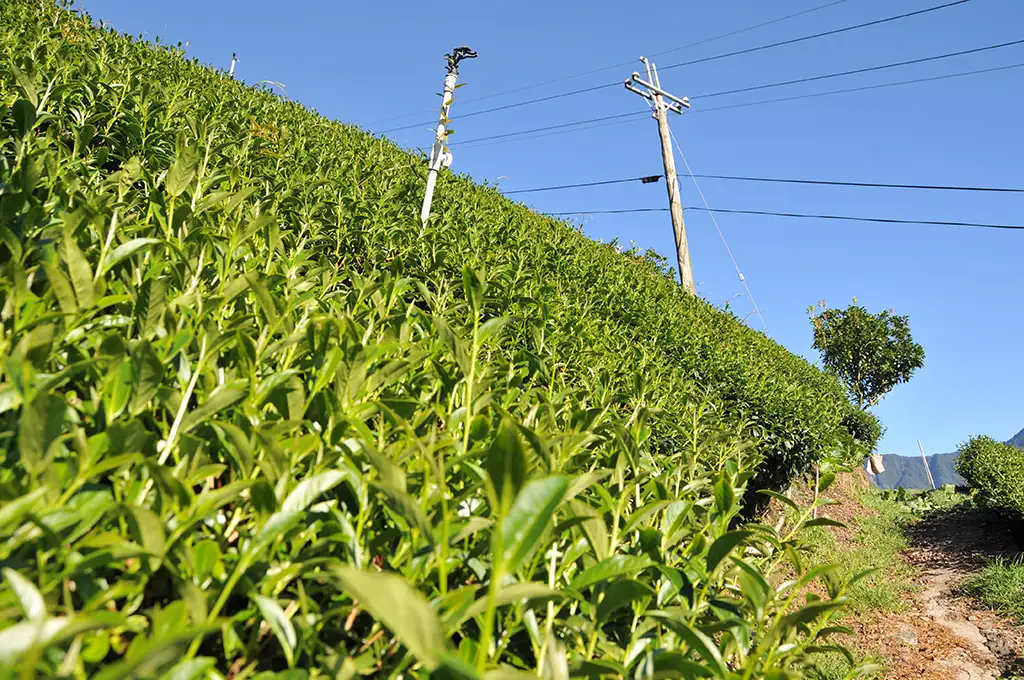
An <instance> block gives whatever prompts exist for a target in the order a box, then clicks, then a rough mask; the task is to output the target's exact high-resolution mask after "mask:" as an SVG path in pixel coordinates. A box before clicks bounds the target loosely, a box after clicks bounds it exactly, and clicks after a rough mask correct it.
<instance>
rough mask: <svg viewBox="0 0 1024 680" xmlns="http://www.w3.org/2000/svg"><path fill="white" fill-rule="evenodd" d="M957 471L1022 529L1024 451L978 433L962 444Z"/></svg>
mask: <svg viewBox="0 0 1024 680" xmlns="http://www.w3.org/2000/svg"><path fill="white" fill-rule="evenodd" d="M956 471H957V472H959V473H960V474H961V475H962V476H963V478H964V479H966V480H967V483H968V484H970V485H971V487H973V488H974V489H976V490H977V496H976V497H977V498H978V500H980V501H981V502H983V503H985V504H986V505H988V506H990V507H992V508H995V509H996V510H998V511H1000V512H1001V513H1003V514H1004V515H1006V516H1007V517H1008V518H1009V519H1011V521H1013V522H1014V523H1015V525H1016V527H1017V529H1018V530H1020V529H1021V528H1022V527H1024V451H1022V450H1021V449H1019V448H1017V447H1016V446H1012V445H1010V444H1003V443H1002V442H997V441H996V440H994V439H992V438H991V437H974V438H972V439H970V440H968V441H967V442H965V443H964V444H963V445H962V446H961V447H960V457H959V458H958V459H957V462H956Z"/></svg>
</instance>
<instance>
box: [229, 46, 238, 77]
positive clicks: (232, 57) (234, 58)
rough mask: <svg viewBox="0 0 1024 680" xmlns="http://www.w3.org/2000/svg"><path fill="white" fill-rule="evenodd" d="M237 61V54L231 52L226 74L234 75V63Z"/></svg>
mask: <svg viewBox="0 0 1024 680" xmlns="http://www.w3.org/2000/svg"><path fill="white" fill-rule="evenodd" d="M237 63H238V55H237V54H235V53H233V52H232V53H231V68H230V69H229V70H228V75H229V76H231V77H232V78H234V77H235V64H237Z"/></svg>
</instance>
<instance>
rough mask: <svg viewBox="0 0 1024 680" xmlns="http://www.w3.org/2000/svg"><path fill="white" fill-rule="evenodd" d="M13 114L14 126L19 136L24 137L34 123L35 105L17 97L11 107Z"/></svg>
mask: <svg viewBox="0 0 1024 680" xmlns="http://www.w3.org/2000/svg"><path fill="white" fill-rule="evenodd" d="M11 112H12V113H13V114H14V127H15V129H16V130H17V131H18V136H19V137H25V136H26V135H28V133H29V132H31V131H32V128H33V127H34V126H35V124H36V107H35V104H33V103H32V102H29V101H26V100H24V99H19V100H18V101H16V102H14V106H12V107H11Z"/></svg>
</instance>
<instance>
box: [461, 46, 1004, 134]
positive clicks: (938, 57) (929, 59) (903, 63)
mask: <svg viewBox="0 0 1024 680" xmlns="http://www.w3.org/2000/svg"><path fill="white" fill-rule="evenodd" d="M1021 44H1024V39H1021V40H1014V41H1010V42H1004V43H997V44H995V45H985V46H983V47H974V48H971V49H969V50H960V51H957V52H946V53H944V54H935V55H931V56H928V57H920V58H918V59H911V60H906V61H897V62H892V63H889V64H880V65H878V66H869V67H866V68H860V69H854V70H850V71H836V72H832V73H825V74H822V75H817V76H809V77H806V78H798V79H796V80H786V81H781V82H777V83H767V84H764V85H752V86H750V87H744V88H740V89H735V90H723V91H721V92H712V93H710V94H702V95H695V96H693V97H691V98H690V101H691V102H694V101H698V100H701V99H708V98H711V97H720V96H723V95H730V94H738V93H741V92H751V91H754V90H764V89H768V88H773V87H781V86H784V85H796V84H799V83H809V82H816V81H821V80H829V79H832V78H843V77H846V76H851V75H856V74H860V73H869V72H873V71H883V70H886V69H891V68H897V67H900V66H910V65H912V64H924V63H927V62H932V61H939V60H942V59H950V58H952V57H961V56H965V55H968V54H978V53H980V52H989V51H992V50H998V49H1002V48H1004V47H1012V46H1015V45H1021ZM699 110H700V109H693V112H694V113H696V112H697V111H699ZM707 110H715V109H707ZM640 114H641V112H631V113H620V114H615V115H613V116H602V117H600V118H589V119H587V120H582V121H573V122H569V123H560V124H558V125H548V126H545V127H540V128H532V129H530V130H521V131H519V132H506V133H504V134H498V135H489V136H487V137H477V138H476V139H467V140H464V141H459V142H453V143H452V144H451V146H454V145H455V144H468V143H470V142H483V141H490V140H493V139H504V138H506V137H514V136H517V135H523V134H529V133H534V132H546V131H548V130H555V129H561V128H568V127H572V126H575V125H585V124H588V123H596V122H603V121H606V120H613V119H617V118H629V117H633V116H638V115H640Z"/></svg>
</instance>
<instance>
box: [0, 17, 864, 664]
mask: <svg viewBox="0 0 1024 680" xmlns="http://www.w3.org/2000/svg"><path fill="white" fill-rule="evenodd" d="M0 67H2V76H0V111H2V114H0V116H2V117H0V262H2V265H0V322H2V329H3V331H2V336H0V355H2V358H3V362H2V364H0V441H2V442H3V453H2V456H3V457H2V465H0V568H2V573H3V583H2V586H0V677H14V676H18V677H32V676H33V675H34V674H39V675H42V676H44V677H54V676H59V677H96V678H102V679H108V678H120V677H126V676H132V677H161V676H163V677H173V678H194V677H212V678H221V677H225V678H226V677H231V678H235V679H236V680H237V679H241V678H250V677H261V678H265V677H282V678H305V677H313V678H323V677H336V678H348V677H352V676H354V675H356V674H360V675H373V676H379V677H391V678H397V677H399V676H406V675H409V676H413V677H424V676H426V675H430V674H433V675H436V676H437V677H450V678H476V677H483V676H486V677H488V678H504V677H509V678H511V677H515V676H516V675H517V674H518V675H523V674H528V675H530V676H532V677H535V676H536V675H537V674H538V673H539V674H540V675H542V676H544V677H551V678H565V677H569V676H573V677H583V676H586V677H598V676H603V675H605V676H615V677H625V676H627V675H629V676H630V677H642V678H653V677H655V676H658V677H661V676H666V675H675V676H682V677H715V678H744V679H748V678H768V677H771V678H783V677H802V676H806V675H809V674H814V673H815V672H816V671H815V668H814V662H813V658H814V654H817V653H820V652H821V651H823V650H828V649H839V651H842V650H841V649H840V648H834V647H831V646H830V645H829V643H828V636H829V635H831V634H832V633H834V632H836V631H837V630H840V629H839V628H836V627H835V626H833V625H832V619H833V618H834V616H835V615H836V613H837V611H838V610H839V609H840V608H841V607H842V606H843V603H844V602H845V597H844V592H845V590H846V588H847V587H848V586H849V583H847V582H844V581H843V580H842V579H840V578H838V577H837V576H836V575H835V573H834V572H833V571H832V570H830V569H829V568H826V567H822V568H814V569H804V568H803V565H802V562H801V555H803V554H804V553H805V552H806V547H807V546H806V545H805V541H804V539H803V538H802V536H803V529H804V528H805V527H806V526H808V525H811V526H813V525H815V524H821V523H823V520H812V519H810V517H811V512H810V510H809V509H802V510H800V511H799V512H797V513H795V516H794V519H793V521H791V522H790V523H788V524H785V525H783V526H781V527H779V528H776V527H769V526H765V525H762V524H759V523H756V522H753V523H744V522H743V521H742V520H741V519H740V517H739V512H740V510H741V508H742V499H743V497H744V496H745V495H747V494H752V493H755V492H757V491H760V490H761V489H762V487H764V486H765V485H772V484H776V485H777V484H784V483H785V482H786V481H787V480H788V479H789V478H791V476H792V475H794V474H796V473H798V472H800V471H802V470H804V469H806V467H807V466H808V464H810V463H811V462H812V461H813V460H815V459H816V458H817V457H819V456H820V455H822V454H823V453H824V452H826V451H829V450H831V449H832V448H833V447H834V446H836V445H837V444H836V442H837V441H839V440H840V439H842V438H843V436H844V435H843V432H842V428H841V427H840V418H841V417H842V414H843V412H844V411H843V408H844V407H843V404H844V398H843V395H842V392H841V390H840V389H839V387H838V385H837V384H836V383H835V382H834V381H833V380H832V379H830V378H828V377H826V376H823V375H822V374H821V373H819V372H818V371H816V370H815V369H813V368H812V367H811V366H810V365H808V364H807V363H806V362H804V361H803V360H801V359H799V358H797V357H794V356H793V355H791V354H789V353H788V352H786V351H785V350H784V349H783V348H782V347H780V346H778V345H776V344H774V343H772V342H771V341H769V340H768V339H767V338H765V337H764V336H762V335H760V334H758V333H755V332H753V331H751V330H749V329H747V328H746V327H744V326H743V325H742V324H740V323H739V322H738V321H737V320H736V319H735V318H733V317H731V316H728V315H725V314H722V313H720V312H718V311H716V310H714V309H713V308H711V307H710V306H709V305H706V304H705V303H703V302H701V301H699V300H696V299H693V298H689V297H686V296H684V295H682V294H681V293H680V292H679V290H678V288H677V287H676V286H675V285H674V284H673V283H672V282H671V280H669V279H668V278H666V276H665V274H664V272H663V271H662V270H661V269H659V267H658V265H657V262H655V261H653V260H652V259H651V258H649V257H644V256H640V255H638V254H636V253H627V254H626V255H625V256H624V255H621V254H618V253H616V252H615V251H614V250H612V249H610V248H607V247H602V246H600V245H598V244H595V243H593V242H591V241H589V240H588V239H586V238H585V237H584V236H583V235H582V234H580V233H579V232H578V231H575V230H573V229H571V228H570V227H569V226H567V225H565V224H563V223H560V222H555V221H552V220H548V219H545V218H542V217H540V216H537V215H535V214H533V213H531V212H529V211H528V210H527V209H525V208H524V207H522V206H517V205H514V204H512V203H509V202H508V201H506V200H505V199H503V198H501V197H500V196H499V195H498V194H497V193H496V192H495V191H493V190H491V189H487V188H481V187H475V186H473V185H472V184H471V183H470V182H469V181H468V180H467V179H465V178H459V177H452V176H446V177H444V178H442V181H441V182H440V183H439V187H438V196H437V199H436V200H435V206H436V215H435V216H434V218H433V219H432V220H431V221H430V223H429V225H428V226H426V227H421V226H420V225H419V223H418V219H417V209H418V203H419V198H420V192H421V189H422V179H423V177H422V163H421V162H420V161H419V160H418V159H417V158H415V157H413V156H411V155H409V154H407V153H405V152H403V151H401V150H399V149H397V148H395V147H394V146H393V145H392V144H390V143H389V142H387V141H385V140H380V139H375V138H373V137H372V136H370V135H367V134H365V133H363V132H361V131H359V130H356V129H354V128H351V127H347V126H343V125H339V124H336V123H333V122H330V121H328V120H326V119H324V118H323V117H320V116H318V115H316V114H315V113H313V112H310V111H308V110H306V109H303V108H302V107H300V106H298V105H296V104H294V103H292V102H288V101H283V100H282V99H281V98H280V97H278V96H275V95H273V94H271V93H270V92H267V91H261V90H259V89H253V88H246V87H243V86H241V85H240V84H238V83H236V82H235V81H233V80H230V79H228V78H226V77H225V75H224V74H223V73H220V72H217V71H213V70H210V69H206V68H203V67H201V66H199V65H198V64H196V63H193V62H190V61H188V60H186V59H185V58H184V56H183V54H182V52H181V51H180V50H178V49H174V48H172V49H164V48H153V47H152V46H148V45H146V44H143V43H141V42H138V41H134V40H131V39H129V38H127V37H125V36H121V35H118V34H116V33H114V32H112V31H109V30H103V29H98V28H95V27H92V26H91V25H90V22H89V20H88V19H86V18H82V17H78V16H76V15H75V14H74V13H72V12H70V11H67V10H64V9H60V8H58V7H56V6H54V5H53V4H51V3H49V2H42V1H39V0H7V2H5V3H3V4H2V5H0ZM824 481H826V482H827V481H828V480H827V479H825V480H824ZM762 495H769V496H770V495H771V492H770V491H766V492H765V494H762ZM777 497H778V498H779V502H783V503H791V502H790V501H789V500H788V499H787V498H785V497H784V496H777ZM823 502H824V501H823ZM781 574H792V575H793V578H791V579H786V580H783V579H781V578H778V576H779V575H781ZM813 581H820V582H821V583H820V584H819V585H818V586H816V587H815V589H814V590H813V591H811V592H808V586H809V585H810V584H811V583H812V582H813ZM815 592H817V593H825V595H826V597H825V598H822V597H820V596H818V595H815ZM164 673H167V675H165V676H164V675H163V674H164ZM524 677H525V675H524Z"/></svg>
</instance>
